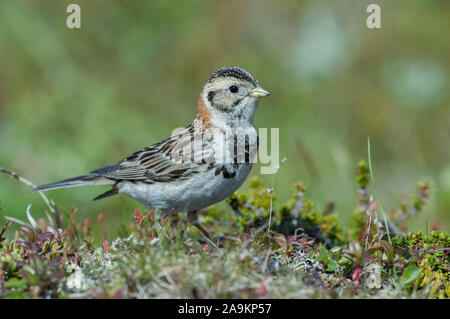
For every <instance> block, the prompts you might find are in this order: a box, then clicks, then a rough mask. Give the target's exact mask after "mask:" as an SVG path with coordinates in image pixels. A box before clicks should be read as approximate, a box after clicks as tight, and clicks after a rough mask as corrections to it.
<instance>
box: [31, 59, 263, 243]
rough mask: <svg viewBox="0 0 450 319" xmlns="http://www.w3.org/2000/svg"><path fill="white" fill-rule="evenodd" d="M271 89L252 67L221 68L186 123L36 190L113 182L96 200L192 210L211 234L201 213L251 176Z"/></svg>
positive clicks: (190, 213) (193, 217)
mask: <svg viewBox="0 0 450 319" xmlns="http://www.w3.org/2000/svg"><path fill="white" fill-rule="evenodd" d="M267 95H270V93H269V92H268V91H266V90H264V89H262V88H261V87H260V86H259V85H258V82H257V81H256V79H255V78H254V77H253V76H252V75H251V74H250V73H249V72H248V71H247V70H245V69H243V68H240V67H225V68H221V69H219V70H217V71H215V72H214V73H213V74H212V75H211V76H210V78H209V79H208V81H206V84H205V85H204V87H203V90H202V91H201V93H200V97H199V99H198V103H197V116H196V118H195V119H194V120H193V122H192V123H191V124H190V125H188V126H187V127H186V128H184V129H182V130H181V131H178V132H177V133H176V134H173V135H172V136H171V137H169V138H167V139H165V140H162V141H161V142H159V143H156V144H153V145H151V146H148V147H145V148H143V149H141V150H139V151H137V152H135V153H133V154H131V155H130V156H128V157H126V158H125V159H123V160H121V161H120V162H118V163H117V164H114V165H109V166H105V167H102V168H100V169H97V170H94V171H92V172H90V173H89V174H88V175H83V176H78V177H74V178H70V179H65V180H62V181H60V182H56V183H51V184H47V185H42V186H38V187H36V188H35V189H34V191H48V190H53V189H59V188H69V187H79V186H92V185H109V186H111V187H112V189H110V190H108V191H107V192H105V193H103V194H101V195H100V196H97V197H96V198H94V200H98V199H101V198H105V197H108V196H112V195H115V194H125V195H128V196H130V197H131V198H133V199H135V200H137V201H139V202H140V203H141V204H142V205H144V206H145V207H146V208H147V209H152V208H158V209H160V210H161V211H162V212H163V213H168V212H170V211H177V212H187V217H188V218H187V220H188V222H189V223H191V224H192V225H194V226H195V227H197V228H198V229H199V230H200V231H201V232H202V233H203V234H204V235H205V236H206V237H208V238H210V236H209V233H208V232H207V231H206V230H205V229H204V228H203V227H201V226H200V224H199V222H198V213H199V212H200V210H201V209H203V208H206V207H208V206H210V205H212V204H215V203H218V202H220V201H222V200H224V199H226V198H228V197H229V196H231V195H232V194H233V193H234V192H235V191H236V190H237V189H238V188H239V187H240V186H241V185H242V183H243V182H244V181H245V179H246V178H247V176H248V174H249V172H250V170H251V168H252V165H253V162H254V155H255V154H256V153H255V152H256V149H257V148H258V144H259V141H258V136H257V131H256V128H255V126H254V123H253V116H254V113H255V110H256V106H257V103H258V100H259V98H261V97H264V96H267Z"/></svg>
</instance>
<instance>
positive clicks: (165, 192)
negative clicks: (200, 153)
mask: <svg viewBox="0 0 450 319" xmlns="http://www.w3.org/2000/svg"><path fill="white" fill-rule="evenodd" d="M251 167H252V164H243V165H241V166H240V167H239V169H238V170H237V172H236V175H235V176H234V177H232V178H224V177H223V175H222V174H221V173H220V174H218V175H215V171H216V170H215V169H211V170H209V171H206V172H204V173H201V174H196V175H194V176H192V177H191V178H189V179H187V180H184V181H179V182H168V183H155V184H145V183H142V182H137V183H131V182H122V183H120V184H119V192H120V193H122V194H125V195H128V196H130V197H132V198H134V199H135V200H137V201H139V202H140V203H141V204H142V205H144V206H145V207H146V208H148V209H150V208H160V209H161V210H163V211H170V210H171V209H175V211H192V210H198V209H202V208H205V207H208V206H210V205H213V204H215V203H218V202H220V201H222V200H224V199H226V198H228V197H229V196H231V195H232V194H233V193H234V192H235V191H236V190H237V189H238V188H239V187H240V186H241V185H242V183H243V182H244V181H245V179H246V178H247V176H248V174H249V172H250V169H251Z"/></svg>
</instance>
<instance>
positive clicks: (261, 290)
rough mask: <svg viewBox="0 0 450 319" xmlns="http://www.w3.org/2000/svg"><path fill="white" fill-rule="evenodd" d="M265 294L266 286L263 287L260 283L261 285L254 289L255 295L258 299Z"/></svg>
mask: <svg viewBox="0 0 450 319" xmlns="http://www.w3.org/2000/svg"><path fill="white" fill-rule="evenodd" d="M266 293H267V288H266V285H264V283H262V284H261V285H259V287H258V288H256V295H257V296H258V297H262V296H265V295H266Z"/></svg>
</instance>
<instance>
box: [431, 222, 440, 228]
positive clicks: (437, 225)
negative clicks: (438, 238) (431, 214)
mask: <svg viewBox="0 0 450 319" xmlns="http://www.w3.org/2000/svg"><path fill="white" fill-rule="evenodd" d="M439 227H441V223H440V222H439V221H438V220H435V221H434V222H433V223H432V224H431V230H439Z"/></svg>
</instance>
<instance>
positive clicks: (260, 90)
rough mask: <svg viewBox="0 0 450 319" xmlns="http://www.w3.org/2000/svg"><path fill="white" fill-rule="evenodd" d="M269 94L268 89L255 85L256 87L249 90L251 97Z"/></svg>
mask: <svg viewBox="0 0 450 319" xmlns="http://www.w3.org/2000/svg"><path fill="white" fill-rule="evenodd" d="M268 95H270V92H269V91H266V90H264V89H263V88H260V87H257V88H256V89H253V90H251V91H250V96H251V97H256V98H260V97H264V96H268Z"/></svg>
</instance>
